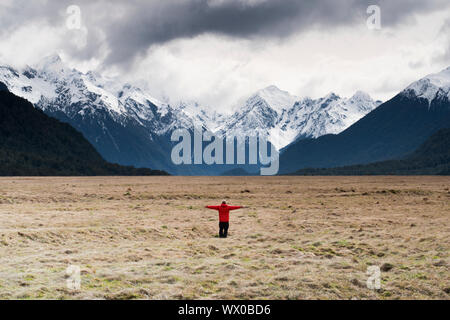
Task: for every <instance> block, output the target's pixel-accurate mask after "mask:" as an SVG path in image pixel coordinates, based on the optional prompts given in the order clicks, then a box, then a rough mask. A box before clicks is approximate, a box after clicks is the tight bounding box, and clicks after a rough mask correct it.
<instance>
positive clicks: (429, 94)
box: [402, 67, 450, 105]
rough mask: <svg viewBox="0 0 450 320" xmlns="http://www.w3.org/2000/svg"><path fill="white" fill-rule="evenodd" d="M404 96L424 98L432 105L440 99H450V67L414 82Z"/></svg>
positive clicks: (404, 92) (404, 91)
mask: <svg viewBox="0 0 450 320" xmlns="http://www.w3.org/2000/svg"><path fill="white" fill-rule="evenodd" d="M402 94H405V95H407V96H409V97H411V96H416V97H419V98H424V99H426V100H428V102H429V104H430V105H431V102H432V101H433V100H434V99H436V98H439V97H447V98H448V99H450V67H448V68H447V69H444V70H442V71H441V72H439V73H434V74H430V75H428V76H426V77H424V78H422V79H420V80H418V81H416V82H413V83H412V84H410V85H409V86H408V87H407V88H406V89H405V90H403V92H402Z"/></svg>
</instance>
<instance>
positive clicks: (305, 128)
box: [220, 86, 380, 149]
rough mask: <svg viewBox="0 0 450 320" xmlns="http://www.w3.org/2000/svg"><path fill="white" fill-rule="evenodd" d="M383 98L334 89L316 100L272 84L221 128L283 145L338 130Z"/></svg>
mask: <svg viewBox="0 0 450 320" xmlns="http://www.w3.org/2000/svg"><path fill="white" fill-rule="evenodd" d="M379 104H380V102H376V101H374V100H373V99H372V98H371V97H370V96H369V95H368V94H367V93H364V92H361V91H358V92H357V93H356V94H355V95H354V96H352V97H351V98H349V99H346V98H340V97H339V96H337V95H336V94H334V93H330V94H328V95H327V96H325V97H323V98H320V99H316V100H313V99H311V98H302V99H300V98H297V97H294V96H291V95H290V94H289V93H287V92H285V91H281V90H279V89H278V88H276V87H274V86H271V87H268V88H266V89H263V90H261V91H259V92H257V93H256V94H255V95H253V96H252V97H251V98H250V99H248V100H247V101H246V104H245V106H244V107H243V108H242V109H241V110H240V111H238V112H236V113H235V114H234V115H233V116H231V117H230V118H229V119H228V120H227V121H225V122H224V124H223V125H222V126H221V128H220V133H221V135H223V136H254V135H256V134H259V135H261V134H264V135H267V133H268V135H269V139H270V141H271V142H272V144H273V145H274V146H275V147H276V148H277V149H281V148H283V147H285V146H286V145H288V144H289V143H291V142H293V141H294V140H296V139H298V138H316V137H319V136H321V135H324V134H330V133H333V134H336V133H339V132H341V131H343V130H345V129H346V128H348V127H349V126H351V125H352V124H353V123H355V122H356V121H358V120H359V119H361V118H362V117H363V116H365V115H366V114H367V113H369V112H370V111H372V110H373V109H375V108H376V107H377V106H378V105H379Z"/></svg>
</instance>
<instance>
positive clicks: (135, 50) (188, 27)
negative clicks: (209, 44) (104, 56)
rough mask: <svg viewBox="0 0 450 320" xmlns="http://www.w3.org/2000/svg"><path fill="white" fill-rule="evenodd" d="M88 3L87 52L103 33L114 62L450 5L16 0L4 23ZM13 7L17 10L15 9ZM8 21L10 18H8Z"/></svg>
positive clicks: (413, 1)
mask: <svg viewBox="0 0 450 320" xmlns="http://www.w3.org/2000/svg"><path fill="white" fill-rule="evenodd" d="M71 4H76V5H79V6H80V7H81V9H82V14H83V22H84V23H85V25H86V26H87V28H88V30H89V37H90V38H89V41H88V46H87V47H86V48H85V49H84V52H82V53H81V52H80V54H82V55H83V56H84V57H87V56H95V54H96V50H98V48H99V43H96V41H100V36H99V34H102V35H103V41H106V44H107V46H108V47H109V49H110V54H109V56H108V62H109V63H114V64H116V63H123V62H127V61H131V60H132V59H133V58H134V57H136V55H139V54H141V53H144V52H145V51H146V50H147V49H148V48H149V47H151V46H152V45H155V44H163V43H165V42H168V41H170V40H174V39H179V38H190V37H195V36H197V35H201V34H204V33H215V34H221V35H225V36H229V37H236V38H263V39H265V38H271V39H273V38H275V39H280V38H286V37H289V36H290V35H292V34H295V33H299V32H303V31H307V30H310V29H312V28H321V29H329V30H330V32H332V31H333V30H332V29H333V28H335V27H339V26H351V25H354V24H365V21H366V18H367V14H366V9H367V7H368V6H369V5H372V4H375V5H379V6H380V7H381V17H382V24H383V26H394V25H396V24H399V23H402V22H404V21H409V20H410V18H411V17H413V16H414V14H422V13H426V12H428V11H435V10H444V9H445V8H448V6H449V4H450V2H449V1H448V0H428V1H422V0H396V1H392V0H385V1H383V0H381V1H374V0H347V1H336V0H316V1H314V0H305V1H301V0H152V1H140V0H131V1H118V0H113V1H86V0H78V1H76V0H75V1H39V0H35V1H28V0H27V1H23V0H22V1H15V2H14V4H12V5H11V6H12V7H10V8H7V9H6V11H8V10H10V12H6V13H5V9H4V8H2V7H0V27H3V26H4V25H5V23H6V24H8V23H9V25H7V26H6V28H4V30H6V29H7V28H8V27H10V28H11V25H12V26H14V27H17V25H20V24H21V23H26V22H29V21H30V20H36V19H42V18H44V19H47V21H48V22H49V23H53V24H56V23H62V22H61V19H62V18H63V17H64V16H63V15H61V13H64V11H65V8H66V7H67V6H68V5H71ZM11 12H12V14H11ZM5 21H6V22H5Z"/></svg>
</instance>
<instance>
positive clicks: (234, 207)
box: [228, 206, 244, 210]
mask: <svg viewBox="0 0 450 320" xmlns="http://www.w3.org/2000/svg"><path fill="white" fill-rule="evenodd" d="M241 208H244V207H241V206H228V209H230V210H236V209H241Z"/></svg>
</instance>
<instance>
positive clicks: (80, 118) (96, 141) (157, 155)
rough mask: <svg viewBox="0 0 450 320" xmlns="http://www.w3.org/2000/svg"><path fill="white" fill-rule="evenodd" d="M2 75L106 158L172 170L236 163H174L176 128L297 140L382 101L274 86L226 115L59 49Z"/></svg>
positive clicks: (342, 124)
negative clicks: (162, 96)
mask: <svg viewBox="0 0 450 320" xmlns="http://www.w3.org/2000/svg"><path fill="white" fill-rule="evenodd" d="M0 82H3V83H4V84H5V85H6V86H7V87H8V89H9V91H11V92H12V93H14V94H16V95H17V96H20V97H23V98H24V99H26V100H28V101H30V102H31V103H33V105H34V106H35V107H37V108H38V109H41V110H42V111H44V112H45V113H46V114H47V115H49V116H51V117H54V118H57V119H59V120H60V121H63V122H66V123H69V124H70V125H71V126H73V127H74V128H75V129H77V130H78V131H80V132H81V133H82V134H83V135H84V137H86V139H87V140H88V141H89V142H90V143H91V144H92V145H93V146H94V147H95V148H96V149H97V151H98V152H99V153H100V154H101V156H103V157H104V158H105V159H106V160H107V161H110V162H113V163H118V164H122V165H133V166H137V167H151V168H158V169H162V170H166V171H168V172H170V173H173V174H220V173H222V172H223V171H226V170H230V169H233V168H234V167H233V166H231V167H227V168H222V167H221V166H206V165H205V166H198V165H197V166H195V165H192V166H175V165H174V164H172V161H171V158H170V153H171V150H172V147H173V143H172V142H171V141H170V136H171V133H172V132H173V131H174V130H175V129H178V128H192V126H193V123H196V124H200V125H201V126H202V127H203V128H204V130H207V131H210V132H213V133H215V134H216V135H218V136H220V137H228V136H233V135H235V136H246V137H248V136H253V135H255V134H262V135H269V140H270V141H271V142H272V144H273V145H274V146H275V147H276V148H277V149H281V148H283V147H286V146H288V145H289V144H290V143H292V142H294V141H298V140H302V139H308V138H317V137H320V136H322V135H326V134H337V133H340V132H341V131H343V130H345V129H346V128H348V127H349V126H350V125H352V124H354V123H355V122H356V121H358V120H359V119H360V118H362V117H364V116H365V115H366V114H368V113H369V112H371V111H372V110H374V109H376V108H377V107H378V106H379V105H380V103H381V102H380V101H374V100H373V99H372V98H371V97H370V96H369V95H368V94H366V93H364V92H361V91H358V92H357V93H356V94H355V95H353V96H352V97H350V98H341V97H339V96H338V95H336V94H334V93H330V94H328V95H326V96H325V97H323V98H319V99H311V98H308V97H303V98H300V97H296V96H293V95H291V94H289V93H288V92H286V91H282V90H280V89H278V88H277V87H275V86H269V87H267V88H265V89H262V90H260V91H258V92H256V93H255V94H253V95H252V96H251V97H250V98H248V99H247V100H246V102H245V104H244V105H243V106H239V107H238V108H237V111H236V112H234V113H233V114H231V115H225V114H221V113H218V112H215V111H212V109H211V108H208V107H205V106H201V105H199V104H198V103H195V102H190V103H185V102H180V103H177V104H175V105H171V104H169V103H166V102H162V101H159V100H158V99H155V98H154V97H153V96H152V95H151V94H150V93H148V92H147V91H145V90H142V89H140V88H138V87H136V86H133V85H131V84H128V83H121V82H120V81H119V80H118V79H110V78H107V77H102V76H101V75H98V74H96V73H94V72H87V73H82V72H80V71H78V70H76V69H71V68H68V67H67V66H66V65H65V64H64V63H63V61H62V60H61V58H60V57H59V56H56V55H55V56H50V57H47V58H45V59H44V60H43V61H41V62H40V63H38V64H37V65H35V66H33V67H30V66H27V67H25V68H23V69H16V68H12V67H10V66H0Z"/></svg>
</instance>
